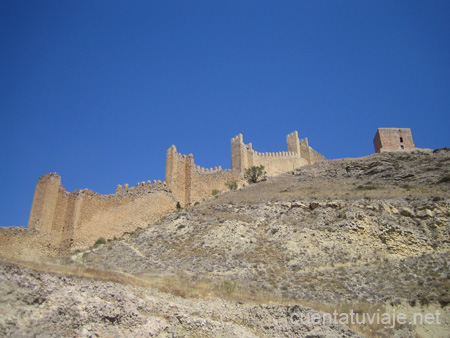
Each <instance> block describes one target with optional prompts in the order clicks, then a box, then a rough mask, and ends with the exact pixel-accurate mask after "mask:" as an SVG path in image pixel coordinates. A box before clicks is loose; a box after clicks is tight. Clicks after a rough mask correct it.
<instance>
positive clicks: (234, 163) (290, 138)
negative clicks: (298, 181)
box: [231, 131, 326, 176]
mask: <svg viewBox="0 0 450 338" xmlns="http://www.w3.org/2000/svg"><path fill="white" fill-rule="evenodd" d="M286 141H287V151H282V152H276V153H260V152H258V151H256V150H254V149H253V145H252V144H251V143H249V144H244V138H243V136H242V134H239V135H237V136H236V137H233V138H232V139H231V168H232V169H235V170H240V171H244V170H245V169H247V168H250V167H252V166H260V165H262V166H264V168H265V171H266V172H267V174H268V175H269V176H274V175H279V174H282V173H285V172H288V171H291V170H294V169H295V168H299V167H301V166H304V165H308V164H314V163H316V162H318V161H324V160H326V158H325V157H324V156H322V155H321V154H319V153H318V152H317V151H315V150H314V149H312V148H311V147H310V146H309V144H308V139H307V138H305V139H303V140H299V138H298V132H297V131H294V132H293V133H291V134H288V135H287V136H286Z"/></svg>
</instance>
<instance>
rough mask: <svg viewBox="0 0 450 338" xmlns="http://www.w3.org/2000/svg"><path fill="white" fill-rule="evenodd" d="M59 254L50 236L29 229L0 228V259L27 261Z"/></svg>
mask: <svg viewBox="0 0 450 338" xmlns="http://www.w3.org/2000/svg"><path fill="white" fill-rule="evenodd" d="M58 253H59V250H57V249H56V248H55V247H54V246H53V245H52V244H51V241H50V235H49V234H45V233H41V232H39V231H38V230H36V229H29V228H15V227H10V228H1V227H0V257H2V258H9V259H19V260H29V259H39V258H41V257H52V256H56V255H57V254H58Z"/></svg>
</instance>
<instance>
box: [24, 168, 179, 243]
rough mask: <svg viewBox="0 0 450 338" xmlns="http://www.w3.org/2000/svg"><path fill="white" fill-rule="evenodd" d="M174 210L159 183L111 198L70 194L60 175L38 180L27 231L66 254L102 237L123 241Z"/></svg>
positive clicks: (122, 191) (85, 192) (79, 192)
mask: <svg viewBox="0 0 450 338" xmlns="http://www.w3.org/2000/svg"><path fill="white" fill-rule="evenodd" d="M175 209H176V201H175V199H174V198H173V196H172V195H171V193H170V192H168V190H167V188H166V187H165V186H164V184H162V183H160V182H155V184H153V185H152V184H151V183H148V184H147V183H144V182H142V184H141V183H139V185H138V186H136V187H132V188H129V187H128V186H127V187H126V188H123V189H122V188H121V189H118V190H117V191H116V193H115V194H112V195H100V194H97V193H95V192H93V191H90V190H87V189H86V190H77V191H74V192H71V193H68V192H66V190H65V188H64V187H63V186H62V185H61V178H60V176H59V175H57V174H47V175H44V176H43V177H41V178H40V179H39V180H38V184H37V187H36V192H35V197H34V199H33V206H32V212H31V215H30V220H29V223H28V227H29V228H30V229H36V230H38V231H39V232H40V233H41V234H43V235H46V236H47V237H48V241H49V244H50V245H51V246H52V247H54V248H57V249H58V250H63V251H64V250H67V249H74V248H85V247H89V246H91V245H92V244H94V243H95V241H96V240H97V239H98V238H100V237H103V238H105V239H112V238H114V237H120V236H122V235H123V234H124V233H126V232H132V231H134V230H136V229H137V228H139V227H142V228H143V227H146V226H147V225H148V224H150V223H152V222H155V221H156V220H157V219H159V218H160V217H162V216H163V215H165V214H167V213H168V212H170V211H171V210H175Z"/></svg>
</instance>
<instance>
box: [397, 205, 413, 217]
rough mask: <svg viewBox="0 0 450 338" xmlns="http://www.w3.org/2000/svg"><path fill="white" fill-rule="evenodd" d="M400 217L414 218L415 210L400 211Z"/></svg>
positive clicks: (403, 209)
mask: <svg viewBox="0 0 450 338" xmlns="http://www.w3.org/2000/svg"><path fill="white" fill-rule="evenodd" d="M400 215H402V216H406V217H414V216H415V214H414V211H413V210H411V209H410V208H405V207H403V208H401V209H400Z"/></svg>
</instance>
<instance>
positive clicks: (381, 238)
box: [73, 150, 450, 305]
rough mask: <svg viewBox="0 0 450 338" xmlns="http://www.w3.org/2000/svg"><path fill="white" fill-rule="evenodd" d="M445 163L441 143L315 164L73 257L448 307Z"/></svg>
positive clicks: (130, 268)
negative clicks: (436, 147)
mask: <svg viewBox="0 0 450 338" xmlns="http://www.w3.org/2000/svg"><path fill="white" fill-rule="evenodd" d="M405 156H406V157H405ZM449 160H450V157H449V152H448V151H446V150H442V151H438V152H435V153H421V152H420V153H416V154H400V155H399V154H384V155H374V156H371V157H368V158H363V159H357V160H339V161H329V162H323V163H318V164H316V165H314V166H311V167H306V168H302V169H299V170H297V171H295V172H294V173H293V175H291V176H285V177H276V178H273V179H270V180H268V181H267V182H263V183H259V184H257V185H255V186H251V187H249V188H247V189H244V190H242V191H239V192H236V193H228V194H224V195H222V196H220V197H218V198H216V199H214V200H212V201H209V202H207V203H205V204H202V205H199V206H196V207H192V208H190V209H188V210H184V211H180V212H178V213H175V214H172V215H170V216H168V217H166V218H165V219H163V220H161V221H160V222H158V223H156V224H154V225H151V226H149V227H148V228H147V229H145V230H143V231H140V232H136V233H134V234H132V235H131V236H129V237H128V238H126V239H123V240H120V241H117V242H112V243H109V244H107V245H105V246H103V247H101V248H97V249H96V250H94V251H92V252H87V253H81V254H79V255H78V256H75V257H73V258H74V259H75V260H77V259H78V260H82V261H83V262H85V263H86V264H88V265H92V266H96V267H101V268H105V269H120V270H122V271H126V272H129V273H133V274H150V275H151V274H158V275H161V274H169V275H177V274H178V275H180V274H182V275H183V278H190V279H194V280H205V279H206V280H209V281H214V280H223V279H229V280H231V281H235V282H236V283H237V284H238V285H240V286H243V287H245V288H247V289H266V290H269V291H271V292H275V293H278V294H280V295H282V296H284V297H287V298H290V299H306V300H314V301H321V302H342V301H354V300H364V301H368V302H370V303H380V302H381V303H399V302H415V301H421V302H440V303H442V305H446V304H448V303H449V302H450V293H449V289H450V280H449V274H450V266H449V264H450V263H449V259H448V252H449V249H450V236H449V235H450V223H449V215H450V200H449V198H448V197H449V189H448V188H449V183H448V182H442V183H438V182H440V180H442V179H443V178H445V177H448V174H449V165H448V164H449V163H450V162H449ZM441 164H442V165H441ZM444 181H445V179H444Z"/></svg>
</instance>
